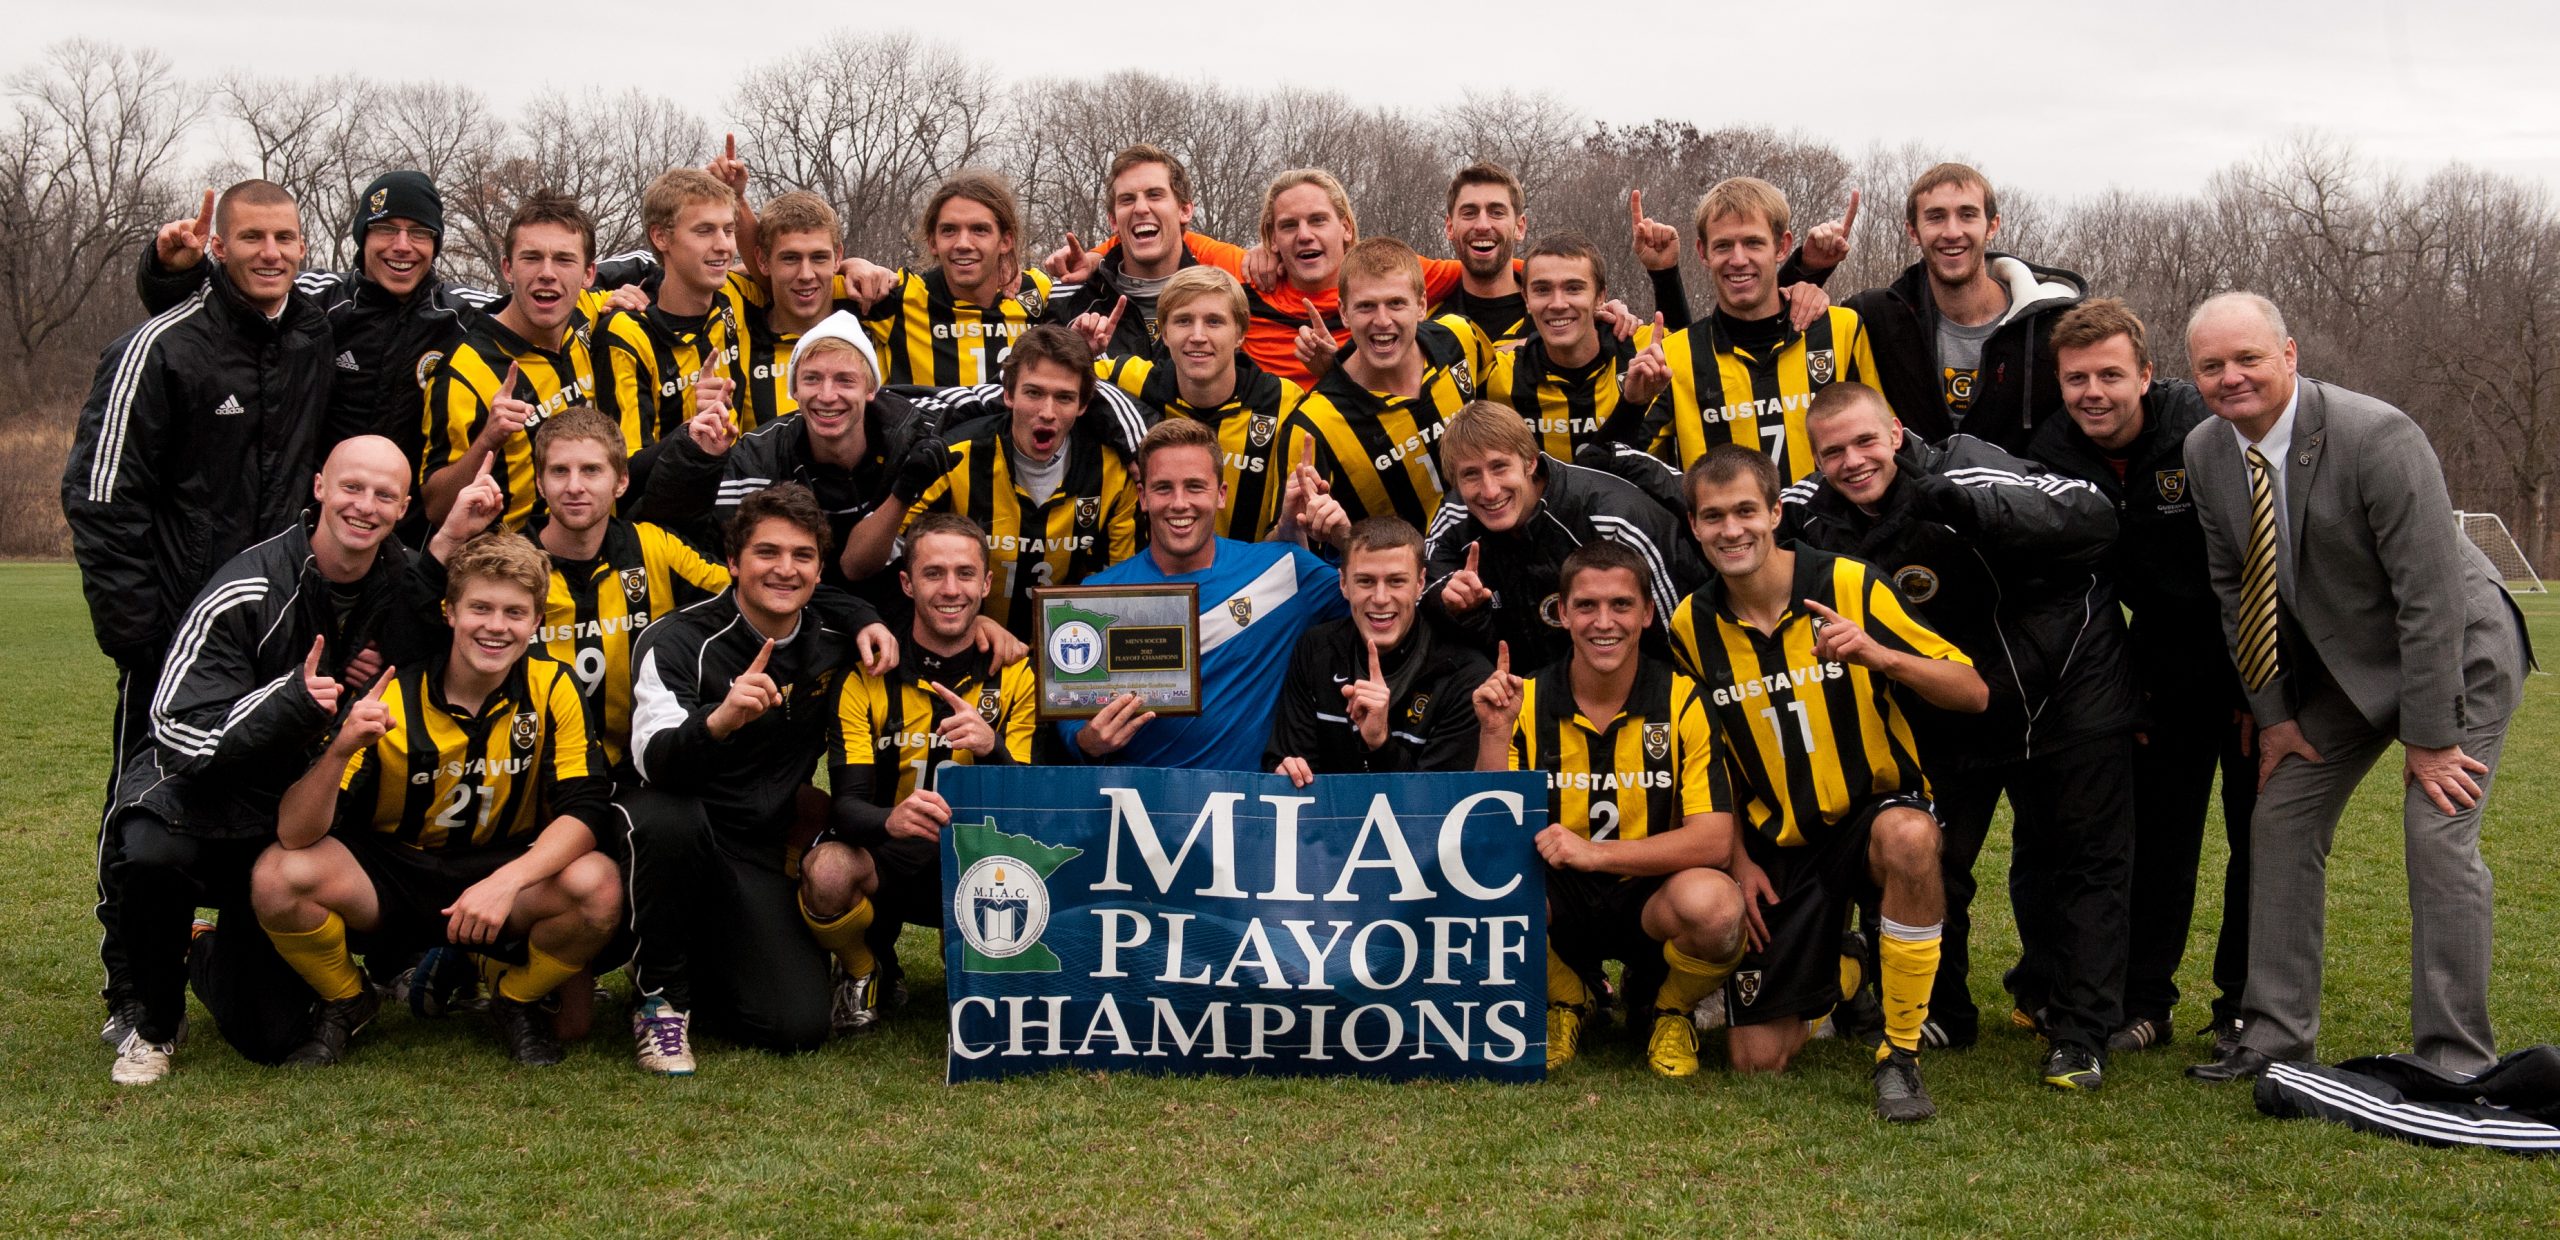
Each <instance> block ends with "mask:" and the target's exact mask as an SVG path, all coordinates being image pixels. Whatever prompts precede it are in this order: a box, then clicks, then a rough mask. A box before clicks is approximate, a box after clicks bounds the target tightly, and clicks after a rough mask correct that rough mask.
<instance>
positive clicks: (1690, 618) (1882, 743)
mask: <svg viewBox="0 0 2560 1240" xmlns="http://www.w3.org/2000/svg"><path fill="white" fill-rule="evenodd" d="M1794 550H1795V556H1796V573H1795V584H1794V585H1793V586H1792V587H1791V588H1790V590H1789V593H1788V598H1789V600H1790V602H1789V603H1788V606H1787V611H1786V614H1785V615H1784V616H1782V617H1780V618H1779V620H1778V627H1777V631H1776V632H1774V633H1762V632H1761V631H1760V630H1758V629H1755V628H1753V627H1751V626H1750V625H1748V624H1744V623H1742V622H1741V621H1739V620H1736V619H1735V618H1734V616H1733V612H1732V609H1731V607H1730V605H1729V604H1728V602H1727V598H1726V594H1725V586H1724V582H1723V580H1722V579H1721V578H1719V579H1717V580H1714V581H1710V582H1708V583H1707V585H1706V587H1705V588H1703V589H1701V590H1699V591H1698V592H1697V593H1695V594H1692V595H1690V596H1689V597H1688V598H1686V599H1684V600H1682V601H1681V603H1680V607H1679V610H1678V611H1676V612H1674V613H1673V614H1672V617H1671V648H1672V651H1673V655H1674V657H1675V658H1677V659H1678V661H1679V662H1680V664H1681V666H1682V667H1684V668H1685V669H1687V670H1688V671H1689V672H1690V674H1691V675H1693V676H1695V677H1696V678H1697V682H1698V685H1699V687H1700V689H1701V690H1703V692H1704V694H1705V697H1706V699H1707V701H1708V702H1709V703H1710V704H1711V709H1713V710H1714V712H1715V715H1716V735H1717V736H1718V737H1719V738H1720V740H1721V741H1722V743H1723V744H1724V746H1725V749H1726V751H1727V754H1728V765H1729V766H1730V767H1731V768H1732V778H1733V781H1734V793H1735V796H1736V798H1737V801H1738V803H1739V807H1738V809H1737V811H1736V812H1737V814H1738V815H1739V816H1740V818H1741V821H1742V823H1743V824H1744V826H1745V827H1746V828H1747V829H1749V830H1752V831H1757V832H1759V833H1760V834H1761V835H1763V836H1765V837H1767V838H1768V839H1770V840H1771V841H1773V842H1775V843H1777V844H1780V845H1796V844H1802V843H1805V842H1807V840H1808V838H1809V837H1810V836H1811V835H1812V834H1813V833H1814V832H1816V831H1818V830H1820V829H1821V828H1823V827H1827V826H1830V825H1832V824H1833V823H1836V822H1838V821H1839V820H1840V818H1841V817H1842V816H1843V815H1845V814H1847V813H1849V812H1850V811H1851V810H1852V809H1854V808H1856V807H1857V806H1858V804H1859V803H1860V802H1862V801H1864V800H1866V799H1867V798H1869V797H1874V796H1881V795H1885V794H1889V793H1906V794H1909V795H1913V796H1927V795H1929V781H1928V778H1927V777H1926V776H1925V775H1923V774H1922V773H1921V770H1920V759H1919V753H1920V750H1919V747H1918V746H1917V745H1916V744H1914V743H1913V740H1912V735H1911V724H1910V721H1909V720H1908V719H1906V718H1905V717H1904V715H1903V710H1902V704H1901V702H1900V701H1899V700H1898V699H1897V698H1896V696H1895V695H1896V693H1897V690H1896V689H1895V687H1894V685H1893V682H1892V681H1891V680H1889V679H1887V678H1886V677H1884V676H1882V675H1879V674H1877V673H1875V672H1870V671H1868V670H1867V669H1866V668H1863V667H1859V666H1857V665H1856V664H1853V663H1843V662H1838V661H1825V660H1822V659H1819V658H1816V657H1814V647H1813V639H1814V634H1815V632H1816V630H1817V629H1818V628H1819V627H1820V626H1821V624H1822V623H1823V622H1822V621H1821V620H1820V619H1818V618H1817V617H1815V616H1814V614H1813V613H1812V612H1811V611H1808V610H1806V608H1805V606H1804V603H1803V600H1805V599H1808V598H1809V599H1812V600H1814V601H1815V602H1818V603H1821V604H1822V605H1823V606H1825V607H1828V608H1830V609H1831V610H1833V611H1835V612H1837V613H1839V615H1840V617H1841V618H1842V619H1844V620H1847V621H1849V622H1851V623H1853V624H1856V625H1858V626H1859V627H1861V628H1863V629H1865V630H1866V631H1867V635H1868V636H1869V637H1872V638H1874V639H1875V640H1876V641H1877V643H1879V644H1881V645H1884V646H1887V647H1890V648H1892V649H1894V650H1899V651H1901V652H1903V653H1904V654H1912V655H1918V656H1920V657H1922V658H1929V659H1952V660H1954V661H1956V662H1958V663H1962V664H1965V665H1966V666H1968V667H1969V666H1971V665H1972V663H1973V660H1971V659H1968V658H1966V657H1965V653H1964V652H1963V651H1962V650H1958V649H1957V648H1956V647H1955V644H1954V643H1953V642H1950V641H1948V640H1947V639H1946V638H1944V637H1941V636H1939V635H1938V633H1937V631H1936V630H1934V629H1932V628H1930V627H1929V626H1928V625H1927V624H1924V623H1922V622H1921V621H1920V619H1919V618H1918V617H1917V616H1914V615H1913V614H1912V613H1911V610H1910V609H1909V608H1907V607H1905V606H1903V603H1902V596H1901V595H1899V594H1896V593H1894V590H1893V587H1892V586H1891V585H1890V584H1888V583H1887V582H1886V581H1885V579H1884V578H1883V577H1882V576H1881V575H1879V574H1878V573H1877V572H1876V570H1875V569H1874V568H1873V567H1871V566H1869V565H1868V564H1866V563H1865V562H1863V561H1860V560H1853V559H1850V558H1849V557H1847V556H1837V555H1831V554H1828V553H1826V552H1821V551H1815V550H1812V549H1811V548H1808V547H1804V546H1796V547H1795V548H1794Z"/></svg>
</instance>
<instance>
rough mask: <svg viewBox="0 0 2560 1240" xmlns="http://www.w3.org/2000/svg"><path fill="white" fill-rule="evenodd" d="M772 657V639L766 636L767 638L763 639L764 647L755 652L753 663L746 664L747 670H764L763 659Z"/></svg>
mask: <svg viewBox="0 0 2560 1240" xmlns="http://www.w3.org/2000/svg"><path fill="white" fill-rule="evenodd" d="M772 657H773V639H772V638H770V637H768V638H766V639H764V649H762V650H759V651H757V652H756V661H755V662H753V663H750V664H748V665H747V670H748V671H750V672H761V671H763V670H764V665H765V661H766V660H768V659H771V658H772Z"/></svg>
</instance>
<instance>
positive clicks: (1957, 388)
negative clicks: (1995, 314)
mask: <svg viewBox="0 0 2560 1240" xmlns="http://www.w3.org/2000/svg"><path fill="white" fill-rule="evenodd" d="M1998 330H2000V320H1999V319H1996V318H1995V319H1992V320H1991V321H1990V322H1987V323H1984V324H1983V325H1981V326H1980V327H1967V326H1965V325H1963V324H1961V323H1958V322H1956V321H1955V320H1953V319H1950V318H1947V317H1946V316H1944V315H1940V316H1939V317H1938V384H1939V387H1938V391H1939V393H1940V394H1941V395H1943V396H1945V397H1946V398H1947V417H1948V418H1949V419H1950V420H1952V421H1953V422H1955V423H1956V425H1958V426H1962V425H1964V415H1965V414H1967V413H1969V412H1971V411H1972V410H1973V383H1974V378H1975V375H1976V372H1978V371H1980V370H1981V369H1982V346H1983V342H1985V341H1987V340H1989V339H1991V333H1993V332H1995V331H1998Z"/></svg>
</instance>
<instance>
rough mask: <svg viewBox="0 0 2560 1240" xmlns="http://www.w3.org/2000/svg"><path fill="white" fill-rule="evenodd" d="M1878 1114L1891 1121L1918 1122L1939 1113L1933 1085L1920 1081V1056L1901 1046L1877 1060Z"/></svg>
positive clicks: (1893, 1122)
mask: <svg viewBox="0 0 2560 1240" xmlns="http://www.w3.org/2000/svg"><path fill="white" fill-rule="evenodd" d="M1875 1085H1876V1115H1877V1116H1878V1117H1879V1118H1881V1119H1883V1120H1884V1121H1885V1122H1886V1123H1888V1124H1916V1123H1919V1122H1920V1121H1921V1120H1924V1119H1930V1118H1933V1117H1935V1116H1936V1115H1937V1114H1938V1104H1937V1103H1935V1102H1932V1101H1930V1100H1929V1087H1928V1086H1926V1085H1923V1084H1921V1083H1920V1056H1919V1054H1918V1053H1917V1052H1914V1051H1906V1050H1904V1049H1902V1048H1901V1047H1899V1046H1897V1047H1895V1048H1893V1050H1892V1051H1891V1052H1889V1053H1887V1054H1886V1055H1885V1057H1884V1058H1882V1059H1879V1060H1877V1061H1876V1074H1875Z"/></svg>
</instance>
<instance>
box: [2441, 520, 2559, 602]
mask: <svg viewBox="0 0 2560 1240" xmlns="http://www.w3.org/2000/svg"><path fill="white" fill-rule="evenodd" d="M2453 516H2454V519H2455V520H2456V521H2459V522H2461V523H2462V535H2463V537H2465V538H2468V539H2470V540H2471V543H2472V545H2473V546H2476V547H2478V548H2480V550H2481V551H2482V552H2484V553H2486V554H2487V555H2488V557H2489V562H2490V563H2491V564H2494V565H2496V566H2497V569H2498V575H2499V576H2501V577H2503V578H2505V579H2506V583H2507V592H2508V593H2510V594H2548V593H2550V592H2551V591H2550V589H2549V588H2548V587H2546V586H2545V585H2543V583H2542V575H2541V574H2540V573H2537V572H2535V571H2533V561H2531V560H2528V559H2526V558H2525V556H2524V548H2523V547H2522V546H2519V545H2518V544H2517V543H2516V538H2515V535H2513V534H2511V533H2508V532H2507V523H2506V521H2505V520H2503V519H2501V518H2500V517H2499V516H2498V514H2496V513H2494V512H2463V511H2461V510H2460V509H2456V510H2454V514H2453Z"/></svg>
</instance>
